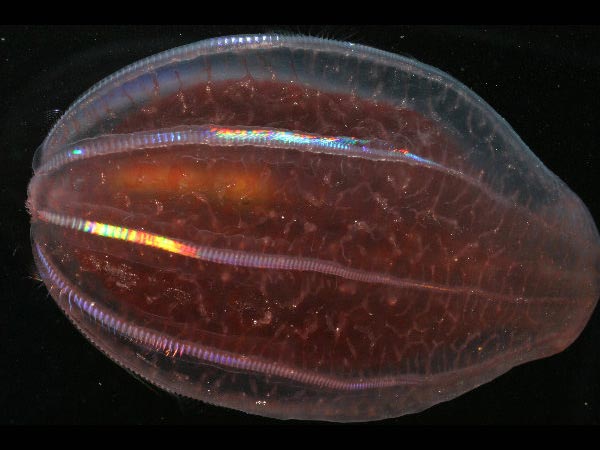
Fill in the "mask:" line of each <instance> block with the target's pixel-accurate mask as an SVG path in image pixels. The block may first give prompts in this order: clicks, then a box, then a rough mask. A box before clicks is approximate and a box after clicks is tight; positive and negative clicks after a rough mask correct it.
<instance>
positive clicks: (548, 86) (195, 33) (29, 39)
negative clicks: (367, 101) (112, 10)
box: [0, 25, 600, 424]
mask: <svg viewBox="0 0 600 450" xmlns="http://www.w3.org/2000/svg"><path fill="white" fill-rule="evenodd" d="M269 31H285V32H297V33H304V34H311V35H316V36H322V37H329V38H335V39H339V40H350V41H353V42H356V43H361V44H366V45H371V46H374V47H377V48H380V49H383V50H387V51H390V52H395V53H401V54H404V55H408V56H411V57H414V58H416V59H418V60H420V61H423V62H425V63H427V64H430V65H433V66H435V67H438V68H440V69H441V70H443V71H445V72H448V73H449V74H451V75H453V76H454V77H455V78H458V79H459V80H460V81H462V82H463V83H464V84H466V85H467V86H468V87H470V88H471V89H472V90H474V91H475V92H476V93H478V94H479V95H480V96H481V97H482V98H483V99H484V100H486V101H487V102H488V103H489V104H490V105H492V107H493V108H494V109H496V111H498V112H499V113H500V115H501V116H503V117H504V118H505V119H506V120H507V121H508V122H509V123H510V124H511V125H512V127H513V128H514V129H515V130H516V132H517V133H518V134H519V135H520V136H521V137H522V139H523V140H524V141H525V143H527V144H528V145H529V147H530V148H531V149H532V150H533V152H534V153H536V155H538V156H539V157H540V159H541V160H542V161H543V162H544V163H545V164H546V166H548V167H549V168H550V169H551V170H552V171H553V172H554V173H556V174H557V175H558V176H559V177H560V178H561V179H562V180H564V181H565V182H566V183H567V184H568V185H569V186H570V187H571V189H572V190H574V191H575V192H576V193H577V194H578V195H579V196H580V197H581V198H582V200H583V201H584V203H585V204H586V205H588V207H589V209H590V211H591V213H592V215H593V216H594V217H595V220H596V223H598V222H600V221H599V218H600V197H599V196H598V195H597V194H598V192H599V189H598V178H600V140H599V137H600V135H599V132H598V130H599V129H600V127H599V124H600V120H599V119H600V113H599V112H598V109H599V105H600V77H599V76H598V72H599V71H600V33H599V31H598V28H593V27H498V26H493V27H464V26H463V27H454V26H430V27H423V26H406V27H382V26H372V27H365V26H323V25H315V26H288V25H284V26H194V27H174V26H172V27H164V26H163V27H150V26H128V27H107V26H86V27H50V26H43V27H42V26H34V27H0V57H1V58H2V60H1V61H0V102H1V103H0V104H1V105H2V107H1V108H0V138H1V139H0V188H1V189H2V192H1V195H0V233H1V234H2V239H1V243H2V247H1V251H2V258H3V260H2V265H1V266H0V267H1V268H2V273H1V276H2V278H1V283H2V284H1V289H2V290H1V292H0V298H1V301H2V305H3V309H2V310H3V314H2V315H1V316H0V317H1V321H2V322H1V323H0V325H1V328H2V330H3V339H2V340H1V344H0V348H1V349H2V367H1V368H0V377H1V378H0V383H1V384H0V387H1V388H2V389H0V405H2V408H1V409H0V423H5V424H6V423H8V424H48V423H50V424H57V423H59V424H71V423H77V424H81V423H83V424H104V423H136V424H157V423H165V424H181V423H189V424H279V423H282V422H280V421H276V420H271V419H266V418H261V417H257V416H252V415H247V414H244V413H240V412H236V411H232V410H228V409H224V408H219V407H215V406H210V405H206V404H203V403H200V402H194V401H190V400H182V399H179V398H176V397H173V396H171V395H169V394H166V393H164V392H162V391H160V390H159V389H157V388H154V387H152V386H149V385H148V384H147V383H145V382H141V381H140V380H138V379H137V378H135V377H133V376H131V375H130V374H129V373H127V372H126V371H124V370H123V369H121V368H120V367H118V366H117V365H115V364H114V363H113V362H111V361H110V360H109V359H107V358H106V357H105V356H103V355H102V354H101V353H100V352H99V351H97V350H96V349H95V348H94V347H93V346H92V345H91V344H89V343H88V342H87V341H86V340H85V339H84V338H83V337H82V336H81V335H80V334H79V333H78V332H77V331H76V330H75V329H74V327H73V326H71V324H70V323H69V322H68V321H67V319H66V318H65V317H64V316H63V315H62V313H61V312H60V311H59V310H58V308H57V306H56V305H55V304H54V302H53V301H52V299H51V298H49V296H48V294H47V291H46V289H45V287H44V286H43V284H41V282H39V280H37V279H36V278H37V276H36V275H35V269H34V266H33V260H32V254H31V248H30V243H29V218H28V215H27V211H26V209H25V200H26V188H27V182H28V180H29V178H30V177H31V175H32V170H31V160H32V158H33V153H34V151H35V149H36V148H37V146H38V145H39V144H40V143H41V142H42V140H43V138H44V137H45V135H46V133H47V132H48V131H49V129H50V127H51V125H52V124H53V122H54V121H55V120H56V119H57V118H58V117H59V116H60V114H61V112H64V110H65V109H66V108H67V107H68V106H69V104H71V103H72V102H73V101H74V100H75V99H76V98H77V97H78V96H79V95H80V94H82V93H83V92H84V91H85V90H86V89H87V88H89V87H90V86H91V85H92V84H93V83H95V82H97V81H99V80H100V79H102V78H104V77H105V76H107V75H110V74H111V73H112V72H114V71H116V70H117V69H120V68H121V67H123V66H125V65H127V64H129V63H131V62H134V61H136V60H138V59H141V58H143V57H146V56H149V55H152V54H154V53H157V52H159V51H162V50H167V49H170V48H172V47H176V46H179V45H183V44H187V43H191V42H194V41H197V40H201V39H205V38H210V37H216V36H223V35H231V34H245V33H263V32H269ZM599 342H600V308H596V311H595V313H594V315H593V316H592V318H591V320H590V322H589V323H588V325H587V327H586V328H585V330H584V331H583V333H582V334H581V336H580V337H579V339H577V341H576V342H575V343H574V344H573V345H572V346H571V347H569V348H568V349H567V350H565V351H564V352H562V353H561V354H559V355H556V356H553V357H550V358H546V359H543V360H539V361H535V362H531V363H528V364H525V365H523V366H519V367H516V368H514V369H512V370H511V371H510V372H509V373H507V374H506V375H504V376H502V377H500V378H498V379H496V380H494V381H492V382H490V383H488V384H486V385H484V386H481V387H480V388H478V389H475V390H474V391H471V392H469V393H467V394H465V395H463V396H461V397H459V398H457V399H455V400H452V401H450V402H447V403H443V404H440V405H437V406H435V407H433V408H430V409H429V410H427V411H424V412H422V413H420V414H416V415H410V416H405V417H400V418H397V419H389V420H386V421H383V422H380V423H382V424H508V423H510V424H600V352H599V351H598V343H599ZM286 423H287V424H289V423H290V422H286ZM291 423H295V422H291Z"/></svg>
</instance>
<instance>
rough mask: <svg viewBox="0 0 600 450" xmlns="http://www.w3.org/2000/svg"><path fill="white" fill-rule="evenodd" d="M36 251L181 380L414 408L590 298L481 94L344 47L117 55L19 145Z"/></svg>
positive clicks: (561, 340) (424, 69)
mask: <svg viewBox="0 0 600 450" xmlns="http://www.w3.org/2000/svg"><path fill="white" fill-rule="evenodd" d="M34 168H35V176H34V177H33V179H32V181H31V184H30V187H29V207H30V211H31V214H32V240H33V252H34V255H35V258H36V262H37V265H38V268H39V270H40V273H41V274H42V276H43V278H44V281H45V283H46V285H47V286H48V288H49V290H50V292H51V293H52V296H53V297H54V298H55V300H56V301H57V303H58V304H59V305H60V307H61V308H62V309H63V310H64V312H65V313H66V314H67V315H68V316H69V318H70V319H71V320H72V321H73V322H74V324H75V325H76V326H77V327H78V328H79V329H80V330H81V331H82V332H83V333H84V334H85V335H86V336H87V337H88V338H89V339H90V340H91V341H92V342H94V344H95V345H97V346H98V347H99V348H100V349H101V350H102V351H104V352H105V353H106V354H107V355H108V356H109V357H111V358H112V359H114V360H115V361H116V362H118V363H119V364H121V365H122V366H124V367H127V368H129V369H131V370H133V371H134V372H136V373H138V374H139V375H141V376H142V377H144V378H146V379H148V380H150V381H151V382H153V383H155V384H157V385H158V386H161V387H162V388H164V389H166V390H169V391H171V392H175V393H178V394H182V395H185V396H189V397H193V398H196V399H201V400H204V401H207V402H211V403H215V404H219V405H224V406H227V407H231V408H236V409H240V410H244V411H249V412H253V413H257V414H262V415H267V416H273V417H280V418H290V417H292V418H310V419H325V420H336V421H357V420H374V419H379V418H385V417H391V416H399V415H402V414H407V413H411V412H416V411H420V410H422V409H424V408H427V407H429V406H431V405H433V404H435V403H439V402H441V401H445V400H448V399H451V398H453V397H456V396H458V395H460V394H461V393H463V392H466V391H468V390H470V389H472V388H474V387H476V386H478V385H480V384H482V383H485V382H486V381H489V380H491V379H493V378H495V377H497V376H498V375H500V374H502V373H504V372H506V371H507V370H509V369H510V368H511V367H513V366H515V365H517V364H521V363H523V362H526V361H529V360H532V359H536V358H541V357H544V356H548V355H551V354H553V353H556V352H558V351H561V350H562V349H564V348H565V347H566V346H568V345H569V344H570V343H571V342H572V341H573V340H574V339H575V338H576V337H577V336H578V334H579V333H580V331H581V330H582V329H583V327H584V326H585V323H586V321H587V320H588V318H589V316H590V314H591V312H592V310H593V308H594V306H595V304H596V302H597V299H598V296H599V292H600V277H599V271H600V240H599V237H598V232H597V230H596V228H595V226H594V223H593V221H592V219H591V217H590V215H589V213H588V211H587V210H586V208H585V206H584V205H583V204H582V203H581V201H580V200H579V199H578V198H577V196H576V195H575V194H573V192H571V191H570V190H569V189H568V188H567V187H566V186H565V185H564V184H563V183H562V182H561V181H560V180H559V179H558V178H557V177H556V176H555V175H553V174H552V173H551V172H550V171H548V170H547V169H546V168H545V167H544V166H543V164H542V163H541V162H540V161H539V160H538V159H537V158H536V157H535V156H534V155H533V153H531V151H530V150H529V149H528V148H527V147H526V146H525V144H523V142H521V140H520V139H519V138H518V136H517V135H516V134H515V133H514V131H513V130H512V129H511V128H510V127H509V125H508V124H507V123H506V122H505V121H504V120H503V119H502V118H501V117H499V116H498V115H497V114H496V113H495V112H494V111H493V110H492V109H491V108H490V107H489V106H488V105H487V104H485V103H484V102H483V101H482V100H481V99H480V98H479V97H477V96H476V95H475V94H473V93H472V92H470V91H469V90H468V89H467V88H466V87H464V86H463V85H461V84H460V83H459V82H457V81H456V80H454V79H452V78H451V77H449V76H448V75H446V74H444V73H442V72H440V71H438V70H436V69H434V68H432V67H428V66H426V65H424V64H422V63H419V62H417V61H414V60H409V59H406V58H402V57H399V56H395V55H391V54H388V53H385V52H381V51H378V50H374V49H370V48H366V47H363V46H356V45H352V44H348V43H339V42H334V41H327V40H321V39H316V38H305V37H287V36H286V37H284V36H277V35H266V36H243V37H231V38H222V39H215V40H210V41H206V42H201V43H198V44H192V45H190V46H187V47H182V48H179V49H174V50H171V51H169V52H165V53H162V54H159V55H157V56H154V57H151V58H148V59H146V60H144V61H141V62H139V63H136V64H134V65H132V66H129V67H126V68H125V69H123V70H121V71H120V72H118V73H116V74H114V75H113V76H111V77H109V78H107V79H105V80H104V81H102V82H100V83H98V84H97V85H96V86H94V87H93V88H92V89H90V91H88V92H87V93H86V94H84V95H83V96H82V97H81V98H80V99H79V100H77V101H76V102H75V103H74V104H73V106H72V107H71V108H70V109H69V110H68V111H67V113H66V114H65V115H64V116H63V118H62V119H61V120H60V121H59V122H58V123H57V125H56V126H55V127H54V129H53V130H52V131H51V133H50V134H49V136H48V137H47V139H46V140H45V142H44V144H43V145H42V147H41V148H40V150H39V151H38V154H37V155H36V161H35V163H34Z"/></svg>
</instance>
